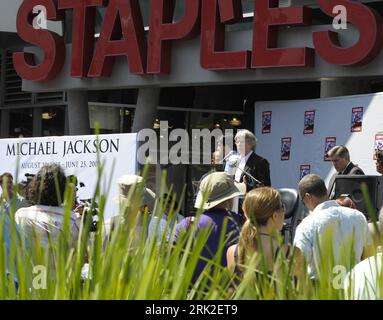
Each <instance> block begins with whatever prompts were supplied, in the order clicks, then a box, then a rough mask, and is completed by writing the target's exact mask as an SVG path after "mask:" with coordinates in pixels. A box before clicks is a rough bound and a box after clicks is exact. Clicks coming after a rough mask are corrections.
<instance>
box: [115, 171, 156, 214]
mask: <svg viewBox="0 0 383 320" xmlns="http://www.w3.org/2000/svg"><path fill="white" fill-rule="evenodd" d="M142 182H143V178H142V177H141V176H138V175H134V174H126V175H123V176H121V177H120V178H119V179H118V182H117V183H118V187H119V197H118V198H116V199H115V201H116V202H118V203H119V202H121V200H124V201H126V200H128V196H129V191H130V188H131V187H132V186H133V185H136V184H137V185H138V184H140V183H142ZM155 201H156V194H155V193H154V192H153V191H152V190H150V189H149V188H146V187H143V200H142V205H147V206H148V208H149V210H150V211H152V210H153V208H154V202H155Z"/></svg>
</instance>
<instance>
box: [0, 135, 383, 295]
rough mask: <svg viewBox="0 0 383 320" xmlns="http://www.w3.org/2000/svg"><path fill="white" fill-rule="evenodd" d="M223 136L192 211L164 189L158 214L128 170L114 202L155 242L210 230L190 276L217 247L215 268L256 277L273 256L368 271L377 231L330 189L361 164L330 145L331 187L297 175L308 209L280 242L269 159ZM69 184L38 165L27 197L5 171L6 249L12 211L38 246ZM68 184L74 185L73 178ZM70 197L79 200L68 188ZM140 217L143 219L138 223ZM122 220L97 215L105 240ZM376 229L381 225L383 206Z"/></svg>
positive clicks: (52, 226) (298, 268)
mask: <svg viewBox="0 0 383 320" xmlns="http://www.w3.org/2000/svg"><path fill="white" fill-rule="evenodd" d="M229 139H233V137H228V136H224V137H222V139H221V140H220V141H219V143H218V148H217V150H216V151H215V152H214V153H213V165H214V169H213V170H212V171H211V172H209V173H208V174H206V175H205V176H203V177H202V179H201V182H200V184H199V188H198V193H197V195H196V199H195V208H196V209H197V210H199V211H200V212H201V214H198V215H197V216H196V217H194V216H186V217H184V216H183V215H181V212H180V210H179V208H180V206H179V205H178V203H177V201H176V199H175V198H174V197H173V196H172V195H170V194H166V195H164V196H163V197H162V199H166V201H163V202H162V204H163V205H164V206H163V210H162V211H161V212H162V214H161V215H160V216H158V215H156V214H155V212H156V210H155V206H156V204H157V205H158V200H159V198H158V197H157V196H156V194H155V193H154V192H153V191H152V190H150V189H149V188H146V186H145V184H144V181H143V179H142V177H140V176H136V175H125V176H123V177H121V178H120V179H119V181H118V185H119V197H118V199H115V200H116V201H117V202H118V203H119V204H120V207H123V208H132V207H134V206H135V205H136V208H137V212H138V215H137V217H138V220H139V221H138V223H137V226H139V227H140V229H139V230H137V232H138V233H139V234H141V233H142V232H144V233H145V236H146V237H147V238H148V239H153V238H154V239H155V241H156V242H157V243H158V245H160V244H161V243H163V242H164V241H165V242H166V243H168V244H169V245H171V244H177V243H178V241H180V240H179V239H181V238H182V234H186V233H187V232H188V231H189V230H190V229H191V227H193V229H194V230H196V232H197V233H198V232H201V231H202V230H206V229H208V231H209V233H208V237H207V241H206V243H205V244H204V247H203V250H202V252H201V257H200V259H199V260H198V263H197V267H196V269H195V272H194V275H193V279H192V281H193V282H195V281H196V280H197V279H198V277H199V276H200V275H201V274H202V273H203V272H204V269H205V266H206V264H207V262H206V261H207V259H213V258H214V257H215V255H216V254H217V253H218V252H219V251H220V250H222V255H221V258H220V264H221V266H222V267H227V268H228V269H229V270H230V271H231V272H232V273H233V275H234V276H235V277H236V279H241V277H242V276H243V274H244V273H245V272H246V270H247V268H248V267H249V265H250V266H251V267H253V268H254V269H259V267H260V266H262V270H263V276H266V277H267V276H268V275H269V274H271V273H272V272H273V271H274V270H275V267H276V262H277V260H278V257H284V258H286V259H294V275H296V276H297V277H298V276H299V275H300V274H303V273H307V274H308V275H309V277H310V278H311V279H312V280H313V281H315V280H317V279H319V278H320V277H321V274H322V271H323V270H325V269H326V268H329V267H331V266H329V264H331V265H332V266H334V265H339V264H342V265H344V266H345V268H346V269H347V270H348V271H349V272H350V274H353V275H355V274H358V275H359V277H361V276H362V275H365V269H366V268H365V267H363V266H365V265H366V260H364V259H377V258H378V257H379V255H380V256H381V253H379V250H378V246H379V245H380V244H381V243H380V241H379V237H376V234H375V238H373V237H372V235H371V232H370V229H369V227H368V221H367V219H366V217H365V215H364V214H363V213H361V212H360V211H358V210H357V209H356V208H355V204H354V203H353V202H352V199H351V198H349V197H343V198H340V199H337V198H335V196H334V190H335V183H336V179H335V178H336V176H337V175H348V174H363V171H362V169H360V168H359V167H358V166H356V165H354V164H353V163H352V162H351V160H350V154H349V152H348V150H347V148H346V147H344V146H336V147H334V148H333V149H331V150H330V151H329V153H328V155H329V157H330V159H331V161H332V163H333V165H334V167H335V169H336V171H337V173H335V175H334V176H333V177H332V178H331V180H330V184H329V186H328V187H326V185H325V182H324V180H323V179H322V178H321V177H320V176H318V175H315V174H309V175H306V176H305V177H303V178H302V179H301V181H300V182H299V185H298V186H297V189H298V193H299V199H300V200H301V201H302V203H303V204H304V206H305V207H306V208H307V211H308V212H309V214H308V215H307V217H305V218H304V219H303V221H302V222H301V223H300V224H299V225H298V227H297V228H296V230H295V232H294V234H295V236H294V239H293V242H292V243H286V241H283V239H282V241H281V230H282V227H283V225H284V222H285V203H284V202H283V201H282V197H281V193H280V192H279V191H278V190H277V189H274V188H272V187H271V180H270V168H269V167H270V166H269V163H268V161H267V160H266V159H264V158H262V157H261V156H259V155H257V154H256V137H255V136H254V134H253V133H251V132H250V131H248V130H241V131H239V132H238V133H237V135H236V136H235V137H234V141H235V146H236V149H237V152H235V151H234V150H233V149H232V148H230V147H229V144H228V143H227V142H228V141H229ZM376 168H377V171H378V172H379V173H382V174H383V151H377V153H376ZM71 183H72V182H71V181H68V178H67V177H66V176H65V174H64V171H63V169H62V168H60V167H59V166H58V165H56V164H51V165H45V166H44V167H42V168H41V169H40V170H39V172H38V173H37V174H36V175H35V176H34V177H33V179H32V181H31V183H30V185H29V187H28V201H26V200H25V199H24V198H23V197H21V196H20V195H18V194H16V193H15V188H14V187H13V177H12V175H11V174H10V173H4V174H3V175H1V177H0V184H1V187H2V191H3V193H2V195H1V203H2V208H3V212H4V214H3V215H2V217H4V219H5V220H4V221H5V223H4V230H5V232H4V233H3V237H4V241H5V243H6V244H7V245H8V247H9V239H7V237H9V234H8V233H7V228H8V226H9V224H10V219H15V222H16V225H17V229H18V231H19V232H21V233H22V234H24V235H25V236H26V238H27V241H28V240H29V239H39V240H40V241H41V243H42V245H46V244H47V243H48V241H49V238H50V237H52V236H53V238H55V237H56V236H57V234H58V233H59V232H61V231H62V229H63V224H64V204H65V190H66V187H68V185H69V186H71ZM72 184H73V183H72ZM132 187H134V188H135V189H138V190H140V192H141V196H140V199H139V202H138V203H137V204H135V203H133V201H136V200H134V199H133V198H132V197H131V192H130V190H131V188H132ZM72 189H73V192H75V190H76V189H75V187H74V186H73V185H72ZM73 198H74V199H76V197H75V196H74V197H73ZM235 203H239V205H238V204H237V205H235ZM74 207H76V205H75V202H74V205H73V209H74V210H73V211H72V212H71V216H70V218H69V224H70V236H71V239H70V243H71V245H73V246H74V245H75V243H76V241H77V238H78V235H79V230H80V223H81V217H82V216H81V212H79V211H78V210H77V214H76V208H74ZM11 212H14V213H15V214H14V215H12V214H11ZM382 212H383V211H382ZM145 213H149V214H148V215H146V214H145ZM143 217H146V218H145V224H144V218H143ZM126 223H128V224H129V223H131V220H129V217H126V216H123V217H122V218H121V217H120V216H118V217H112V218H110V219H107V220H106V221H105V223H103V230H102V232H103V236H104V239H110V238H111V236H112V234H113V232H114V230H115V229H116V228H117V227H118V226H119V224H126ZM378 227H379V228H380V230H381V231H383V213H381V215H380V224H379V225H378ZM379 228H378V229H379ZM172 230H174V232H172ZM380 230H378V233H379V231H380ZM223 232H224V235H225V237H224V238H222V234H223ZM374 239H378V240H377V241H373V240H374ZM106 241H107V240H106ZM326 241H327V242H328V245H326ZM323 251H327V252H323ZM326 254H329V255H331V257H332V259H330V260H331V261H330V260H326V259H324V258H323V257H324V256H326ZM361 264H362V265H361ZM379 268H381V265H380V266H379ZM257 276H258V275H257ZM357 294H359V293H356V295H357ZM359 297H360V295H359ZM368 297H369V298H371V295H369V296H368Z"/></svg>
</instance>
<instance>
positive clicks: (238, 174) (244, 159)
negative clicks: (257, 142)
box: [234, 151, 253, 182]
mask: <svg viewBox="0 0 383 320" xmlns="http://www.w3.org/2000/svg"><path fill="white" fill-rule="evenodd" d="M252 153H253V151H250V152H249V153H248V154H247V155H246V156H244V157H241V158H240V159H239V163H238V168H237V170H236V171H235V177H234V180H235V181H237V182H240V179H241V175H242V173H243V171H244V169H245V166H246V162H247V160H249V158H250V156H251V155H252Z"/></svg>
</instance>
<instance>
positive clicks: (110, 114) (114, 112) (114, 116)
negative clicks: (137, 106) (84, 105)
mask: <svg viewBox="0 0 383 320" xmlns="http://www.w3.org/2000/svg"><path fill="white" fill-rule="evenodd" d="M133 116H134V109H132V108H119V107H108V106H95V105H91V104H90V105H89V121H90V128H91V129H92V130H95V128H96V123H98V125H99V128H100V134H113V133H129V132H131V131H132V125H133Z"/></svg>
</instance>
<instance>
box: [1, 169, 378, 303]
mask: <svg viewBox="0 0 383 320" xmlns="http://www.w3.org/2000/svg"><path fill="white" fill-rule="evenodd" d="M143 175H144V176H145V172H144V173H143ZM101 177H102V168H101V166H100V168H99V184H98V186H97V188H96V190H95V193H94V199H93V200H94V202H95V203H98V204H99V214H100V222H99V225H98V230H97V232H95V233H91V232H89V230H90V219H85V220H84V221H83V223H82V227H81V229H80V237H79V240H78V242H77V245H76V247H75V248H72V247H71V246H70V241H69V239H70V235H69V215H70V210H71V206H70V204H71V203H72V200H73V199H71V198H72V197H73V192H71V189H70V185H68V187H67V190H66V195H65V199H66V201H65V203H66V204H67V205H65V217H66V218H65V223H64V231H63V232H62V233H61V234H59V236H58V238H57V239H53V238H51V239H50V240H51V241H50V243H49V245H48V246H47V247H42V246H41V245H40V242H39V239H27V241H25V239H24V237H23V236H20V234H19V233H18V231H17V229H16V225H15V223H14V219H13V217H14V214H15V212H14V210H12V212H11V216H12V219H11V230H10V231H11V232H10V235H11V237H10V238H11V249H10V252H7V251H6V249H5V245H2V246H1V247H0V299H145V300H146V299H156V300H157V299H158V300H162V299H166V300H168V299H170V300H173V299H211V300H221V299H310V300H311V299H344V298H345V291H344V290H343V289H342V286H341V285H339V283H338V284H337V281H338V282H339V274H338V273H336V272H335V273H334V269H332V267H333V266H331V263H329V264H325V265H326V266H327V265H328V267H326V268H324V269H323V270H321V274H320V280H319V281H316V282H314V281H312V280H310V279H309V278H308V276H307V275H306V274H304V275H302V276H300V277H298V278H297V277H295V276H294V269H295V268H294V267H295V265H294V259H286V258H285V257H284V255H283V254H282V250H281V251H280V252H281V253H280V254H279V256H278V259H277V262H276V264H275V268H274V270H273V272H272V273H271V274H270V273H269V274H268V273H267V270H262V267H260V266H262V264H260V263H256V261H259V259H260V257H259V256H257V257H254V258H253V259H251V262H250V263H249V265H248V266H244V270H245V271H244V274H243V277H242V278H241V279H238V278H237V277H234V276H233V275H231V274H230V273H229V271H228V270H227V269H226V268H224V267H221V266H220V263H219V262H220V260H221V255H223V254H226V252H223V243H224V241H225V234H224V232H222V235H221V237H222V246H221V248H220V250H219V251H218V253H217V255H216V256H215V257H214V258H213V259H212V260H209V259H205V260H206V262H207V265H206V268H205V271H204V272H203V273H202V274H201V275H200V277H199V278H198V280H197V281H196V282H195V283H192V277H193V272H194V270H195V267H196V265H197V262H198V259H199V258H200V253H201V251H202V248H203V246H204V243H205V242H206V239H207V237H208V235H209V231H208V230H202V231H200V232H198V233H196V230H195V228H196V226H195V224H192V226H191V228H190V229H189V230H188V232H187V233H185V234H182V235H181V237H180V238H179V241H178V242H177V244H173V243H172V241H170V242H167V241H166V235H164V236H163V237H162V239H156V238H155V237H147V235H146V234H145V228H143V229H142V230H144V232H142V233H138V232H137V230H138V228H137V226H138V225H146V223H147V219H149V217H148V215H147V214H145V215H140V214H136V212H138V209H139V207H140V199H141V197H140V194H142V190H133V189H132V190H131V193H130V197H131V203H132V205H131V206H130V207H129V208H127V209H126V210H121V212H120V216H119V220H121V221H123V220H124V221H125V223H118V224H117V225H116V228H115V230H114V231H113V232H112V233H111V236H110V238H108V239H105V235H104V226H103V212H104V211H103V207H104V204H105V200H106V196H107V193H106V192H103V190H102V185H101ZM109 183H110V182H109ZM106 185H107V184H106ZM162 189H163V190H162V191H165V186H164V185H162ZM105 190H108V187H107V186H106V187H105ZM161 194H164V192H161ZM178 197H179V198H178V199H177V200H179V201H178V202H179V203H181V202H182V201H180V200H182V197H183V194H181V195H178ZM168 200H169V199H165V198H164V197H163V196H162V197H161V198H160V200H159V201H158V203H157V204H156V207H155V209H154V213H155V214H156V215H158V216H162V215H163V214H164V211H165V207H166V205H170V207H171V209H170V215H171V213H172V212H178V211H179V208H175V207H174V200H173V203H171V204H169V203H167V202H168ZM0 211H1V215H0V216H1V217H3V216H4V208H0ZM199 214H201V212H198V213H197V216H198V215H199ZM3 225H4V219H3V218H2V219H0V239H2V238H3ZM169 226H170V222H169ZM174 231H175V225H174V226H173V228H172V234H174ZM170 238H172V237H170ZM323 252H327V255H326V254H324V255H322V257H321V258H322V259H323V260H324V261H333V259H332V256H331V254H330V253H331V252H332V248H331V243H330V242H326V241H325V242H324V243H323ZM7 257H8V263H7V259H6V258H7ZM85 263H88V264H89V272H88V273H86V274H84V272H82V269H83V266H84V264H85ZM256 266H258V267H256ZM42 267H43V269H42ZM44 268H45V269H44ZM7 270H8V272H7ZM42 270H46V274H45V272H43V271H42ZM7 273H8V275H7ZM45 275H46V277H45ZM15 279H17V281H15ZM378 281H379V284H380V287H382V281H381V278H379V277H378ZM381 292H383V290H381Z"/></svg>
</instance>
